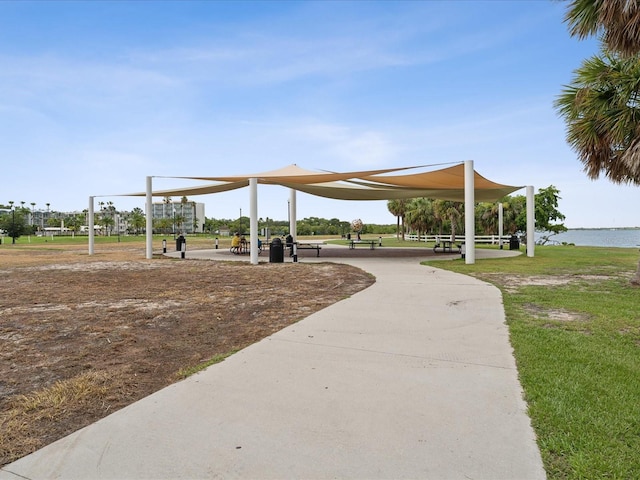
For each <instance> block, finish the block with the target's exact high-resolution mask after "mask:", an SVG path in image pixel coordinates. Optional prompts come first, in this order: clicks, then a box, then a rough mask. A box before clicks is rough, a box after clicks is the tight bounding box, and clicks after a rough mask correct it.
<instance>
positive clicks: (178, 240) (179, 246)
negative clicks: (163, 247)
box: [176, 235, 187, 252]
mask: <svg viewBox="0 0 640 480" xmlns="http://www.w3.org/2000/svg"><path fill="white" fill-rule="evenodd" d="M183 243H187V239H186V238H184V237H183V236H182V235H180V236H179V237H178V238H176V252H181V251H182V244H183Z"/></svg>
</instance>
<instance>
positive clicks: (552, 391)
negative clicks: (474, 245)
mask: <svg viewBox="0 0 640 480" xmlns="http://www.w3.org/2000/svg"><path fill="white" fill-rule="evenodd" d="M638 258H639V254H638V251H637V250H636V249H620V248H595V247H575V246H555V247H536V256H535V257H534V258H528V257H526V256H524V255H523V256H520V257H513V258H503V259H495V260H477V261H476V264H475V265H466V264H464V263H463V261H462V260H455V261H451V262H438V263H437V264H436V263H434V264H433V265H435V266H437V267H439V268H445V269H448V270H452V271H456V272H459V273H464V274H468V275H473V276H475V277H478V278H481V279H483V280H486V281H488V282H490V283H493V284H494V285H496V286H497V287H499V288H500V289H501V290H502V294H503V299H504V305H505V312H506V316H507V323H508V325H509V329H510V333H511V343H512V345H513V348H514V353H515V357H516V362H517V364H518V372H519V375H520V381H521V383H522V386H523V388H524V390H525V399H526V401H527V403H528V405H529V413H530V416H531V419H532V423H533V426H534V428H535V431H536V434H537V436H538V445H539V446H540V450H541V452H542V457H543V460H544V464H545V469H546V471H547V475H548V477H549V478H553V479H556V478H557V479H596V478H598V479H599V478H619V479H634V478H640V288H634V287H632V286H630V284H629V278H630V277H631V275H632V274H633V273H634V272H635V269H636V267H637V262H638ZM525 279H527V282H528V283H527V282H525Z"/></svg>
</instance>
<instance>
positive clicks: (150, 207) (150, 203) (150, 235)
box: [146, 177, 153, 260]
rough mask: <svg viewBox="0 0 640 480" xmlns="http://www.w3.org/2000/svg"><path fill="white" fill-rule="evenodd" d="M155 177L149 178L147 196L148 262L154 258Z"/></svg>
mask: <svg viewBox="0 0 640 480" xmlns="http://www.w3.org/2000/svg"><path fill="white" fill-rule="evenodd" d="M152 178H153V177H147V196H146V199H147V201H146V215H147V228H146V230H147V231H146V239H147V260H151V259H152V258H153V194H152V192H153V189H152V180H151V179H152Z"/></svg>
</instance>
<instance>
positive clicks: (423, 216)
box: [407, 198, 435, 238]
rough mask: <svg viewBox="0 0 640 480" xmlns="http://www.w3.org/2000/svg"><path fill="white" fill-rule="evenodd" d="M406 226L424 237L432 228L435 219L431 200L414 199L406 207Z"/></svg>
mask: <svg viewBox="0 0 640 480" xmlns="http://www.w3.org/2000/svg"><path fill="white" fill-rule="evenodd" d="M407 224H408V225H409V228H411V229H412V230H415V231H416V232H417V233H418V238H420V234H421V233H424V234H425V235H426V234H427V233H428V232H429V230H430V229H432V228H433V226H434V224H435V217H434V214H433V200H431V199H429V198H414V199H412V200H411V202H409V205H407Z"/></svg>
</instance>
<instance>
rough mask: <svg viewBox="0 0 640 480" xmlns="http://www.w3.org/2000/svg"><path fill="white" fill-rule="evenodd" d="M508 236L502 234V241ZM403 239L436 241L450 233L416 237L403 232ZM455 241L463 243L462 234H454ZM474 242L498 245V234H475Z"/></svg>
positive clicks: (508, 237)
mask: <svg viewBox="0 0 640 480" xmlns="http://www.w3.org/2000/svg"><path fill="white" fill-rule="evenodd" d="M510 238H511V235H503V236H502V243H503V244H505V243H509V239H510ZM404 239H405V240H408V241H411V242H427V243H438V242H439V241H440V240H450V239H451V235H420V237H418V235H416V234H405V235H404ZM456 242H458V243H464V234H460V235H456ZM475 242H476V243H487V244H491V245H498V244H499V243H500V235H476V238H475Z"/></svg>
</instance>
